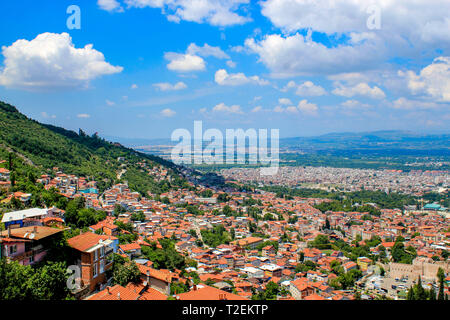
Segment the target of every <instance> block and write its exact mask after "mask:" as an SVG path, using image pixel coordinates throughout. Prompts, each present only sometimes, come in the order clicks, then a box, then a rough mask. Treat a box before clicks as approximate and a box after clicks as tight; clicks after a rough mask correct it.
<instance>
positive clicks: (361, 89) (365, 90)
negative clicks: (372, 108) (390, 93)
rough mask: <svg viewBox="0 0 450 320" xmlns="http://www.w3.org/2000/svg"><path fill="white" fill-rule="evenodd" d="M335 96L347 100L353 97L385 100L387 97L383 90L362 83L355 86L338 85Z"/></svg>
mask: <svg viewBox="0 0 450 320" xmlns="http://www.w3.org/2000/svg"><path fill="white" fill-rule="evenodd" d="M332 92H333V93H334V94H335V95H338V96H344V97H347V98H350V97H353V96H365V97H369V98H372V99H383V98H385V97H386V95H385V93H384V92H383V90H381V89H380V88H378V87H377V86H374V87H370V86H369V85H368V84H367V83H365V82H361V83H359V84H357V85H355V86H345V85H343V84H341V83H339V84H337V88H335V89H334V90H333V91H332Z"/></svg>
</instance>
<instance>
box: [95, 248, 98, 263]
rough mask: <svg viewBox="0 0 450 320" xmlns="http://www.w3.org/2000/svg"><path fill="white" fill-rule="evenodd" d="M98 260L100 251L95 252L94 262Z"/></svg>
mask: <svg viewBox="0 0 450 320" xmlns="http://www.w3.org/2000/svg"><path fill="white" fill-rule="evenodd" d="M97 260H98V250H95V251H94V261H97Z"/></svg>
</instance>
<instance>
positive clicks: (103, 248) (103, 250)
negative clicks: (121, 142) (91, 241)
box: [100, 247, 105, 257]
mask: <svg viewBox="0 0 450 320" xmlns="http://www.w3.org/2000/svg"><path fill="white" fill-rule="evenodd" d="M104 255H105V247H101V248H100V257H103V256H104Z"/></svg>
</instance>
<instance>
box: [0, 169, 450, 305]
mask: <svg viewBox="0 0 450 320" xmlns="http://www.w3.org/2000/svg"><path fill="white" fill-rule="evenodd" d="M3 163H5V161H3ZM141 167H142V169H143V170H146V171H147V173H148V175H152V176H153V177H154V179H157V180H161V181H163V180H165V179H169V178H170V176H168V173H167V170H165V169H164V168H163V167H162V166H161V167H152V168H149V167H147V165H146V164H145V163H144V162H143V163H142V164H141ZM189 172H190V171H189V170H186V172H185V175H186V178H187V179H188V180H189V179H190V178H191V177H190V173H189ZM0 174H1V179H2V186H3V188H5V189H4V190H5V191H4V192H6V193H5V195H4V196H3V198H4V199H3V200H1V203H2V204H4V205H8V204H10V203H12V202H14V203H16V202H17V205H16V206H17V207H18V208H20V209H21V210H7V212H4V213H3V216H2V220H1V222H2V223H3V226H4V230H3V231H1V233H0V246H1V258H5V259H6V260H7V261H8V262H18V263H19V264H21V265H24V266H27V265H34V264H37V263H42V262H45V260H46V259H47V257H48V255H47V254H49V251H50V248H49V247H47V246H48V245H49V243H51V239H54V238H56V237H58V236H61V235H62V234H67V236H66V242H67V247H68V249H69V254H68V257H69V258H68V261H67V263H69V261H70V263H72V264H71V265H72V266H75V268H78V270H79V275H78V279H75V280H77V281H78V282H77V281H75V283H77V284H78V285H75V286H74V287H73V288H71V294H72V296H73V297H74V298H76V299H88V300H243V299H244V300H245V299H248V300H250V299H256V300H261V299H263V300H265V299H270V300H360V299H365V300H369V299H370V300H372V299H394V300H402V299H407V296H408V292H409V291H411V290H412V289H411V288H413V286H417V285H418V284H420V286H421V287H422V288H424V289H426V290H431V291H433V292H435V293H436V294H437V293H438V292H439V291H440V290H441V291H443V295H444V297H446V296H448V295H449V294H450V291H449V290H450V289H449V284H450V264H449V261H448V252H449V251H450V226H449V224H448V218H446V217H445V215H443V214H442V212H441V210H435V209H434V208H433V207H431V208H429V209H428V210H426V211H423V210H422V211H418V210H416V211H415V210H406V209H405V208H396V209H382V208H381V209H378V208H376V207H377V205H376V204H372V206H373V208H372V209H374V210H375V209H376V210H375V211H373V212H369V211H367V212H365V211H361V212H360V211H332V210H323V211H321V210H319V209H318V208H320V205H322V206H323V205H327V203H328V204H329V203H330V202H332V200H330V199H326V198H307V197H297V196H295V197H279V196H277V195H276V194H275V193H274V192H267V191H264V190H258V189H255V190H253V191H237V190H236V189H233V188H232V187H227V188H228V189H227V188H225V189H220V188H214V187H211V188H208V187H205V186H202V185H194V183H192V182H190V183H189V184H190V188H188V189H172V190H170V191H168V192H165V193H162V194H159V195H156V194H150V193H148V194H147V195H145V196H143V195H142V194H140V193H139V192H136V191H133V190H131V189H130V187H129V186H128V185H127V183H126V182H124V183H119V184H115V185H113V186H112V187H110V188H108V189H106V190H104V191H103V192H101V191H100V190H99V189H98V187H97V182H96V181H93V180H90V179H88V178H86V177H78V176H76V175H72V174H68V173H63V172H62V171H60V170H59V169H58V168H53V171H52V172H51V173H49V174H44V175H41V176H40V177H38V178H37V179H36V182H35V183H36V184H41V185H42V186H43V188H44V189H45V190H47V191H52V192H55V193H56V194H58V196H59V197H62V198H65V199H66V201H69V204H70V202H73V203H75V202H76V203H78V204H79V205H80V204H81V205H80V207H79V209H80V210H88V211H86V212H91V213H92V214H93V216H92V217H88V218H86V220H83V221H81V222H80V220H76V221H75V220H74V218H73V216H72V215H71V210H72V208H71V206H70V205H69V204H68V205H66V206H65V208H58V207H57V206H52V207H46V206H43V207H32V203H31V202H32V201H31V200H30V199H31V198H32V197H33V195H32V194H26V193H22V192H17V191H16V192H8V191H7V190H8V188H9V187H10V185H11V181H10V177H9V171H8V170H7V169H5V168H1V169H0ZM372 209H371V211H372ZM89 210H90V211H89ZM83 212H84V211H83ZM78 214H79V213H78ZM86 214H87V213H86ZM74 221H75V222H74ZM94 222H95V223H94ZM67 265H69V264H67ZM121 273H123V274H127V276H125V277H122V278H121V276H120V274H121ZM442 273H443V275H444V276H443V278H442V275H441V274H442ZM441 287H442V288H441Z"/></svg>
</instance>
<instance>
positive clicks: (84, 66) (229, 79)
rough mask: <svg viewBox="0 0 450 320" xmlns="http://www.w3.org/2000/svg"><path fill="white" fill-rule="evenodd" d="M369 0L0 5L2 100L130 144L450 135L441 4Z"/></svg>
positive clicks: (448, 23)
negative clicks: (231, 137)
mask: <svg viewBox="0 0 450 320" xmlns="http://www.w3.org/2000/svg"><path fill="white" fill-rule="evenodd" d="M333 3H337V5H336V6H334V5H333ZM372 3H374V2H373V1H360V3H359V4H354V1H350V0H340V1H336V2H333V1H331V0H321V1H318V2H316V3H313V4H311V2H310V1H306V0H292V1H287V0H265V1H260V2H256V1H251V2H250V1H248V0H222V1H219V0H195V1H187V0H98V1H97V0H96V1H94V0H91V1H87V0H85V1H75V0H71V1H63V0H58V1H53V0H43V1H31V0H16V1H2V2H1V3H0V14H1V19H0V30H1V31H0V45H1V46H2V54H1V55H0V99H1V100H3V101H6V102H8V103H11V104H13V105H16V106H17V107H18V108H19V110H20V111H22V112H23V113H25V114H26V115H27V116H29V117H31V118H33V119H36V120H38V121H40V122H44V123H51V124H55V125H58V126H62V127H65V128H68V129H73V130H77V129H78V128H83V129H84V130H85V131H87V132H89V133H93V132H98V133H99V134H100V135H103V136H116V137H129V138H169V137H170V134H171V133H172V131H173V130H175V129H177V128H187V129H189V130H192V127H193V122H194V120H202V121H203V122H204V127H205V128H218V129H220V130H225V129H226V128H233V129H235V128H244V129H246V128H256V129H258V128H268V129H271V128H276V129H280V136H281V137H292V136H310V135H317V134H324V133H328V132H342V131H373V130H392V129H401V130H412V131H416V132H443V131H444V132H448V128H449V124H450V108H449V106H450V53H449V49H450V33H449V32H448V30H450V19H449V18H448V15H447V14H446V13H448V12H450V3H449V2H448V1H446V0H432V1H419V0H412V1H406V0H397V1H394V0H386V1H383V2H382V3H381V2H380V4H379V6H375V7H372V8H371V7H370V5H371V4H372ZM375 3H376V1H375ZM70 5H77V6H78V7H79V8H80V10H81V29H79V30H77V29H74V30H69V29H68V28H67V25H66V21H67V19H68V18H69V16H70V14H67V13H66V10H67V8H68V7H69V6H70ZM368 21H369V24H368ZM378 22H379V23H378ZM89 44H92V47H86V46H87V45H89Z"/></svg>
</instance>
